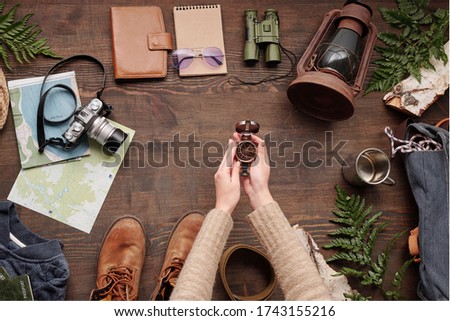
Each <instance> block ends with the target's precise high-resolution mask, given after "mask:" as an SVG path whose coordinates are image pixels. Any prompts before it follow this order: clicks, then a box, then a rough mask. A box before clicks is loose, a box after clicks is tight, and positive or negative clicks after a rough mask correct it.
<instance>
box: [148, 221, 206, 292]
mask: <svg viewBox="0 0 450 321" xmlns="http://www.w3.org/2000/svg"><path fill="white" fill-rule="evenodd" d="M204 220H205V215H204V214H202V213H198V212H190V213H187V214H185V215H184V216H182V217H181V218H180V219H179V220H178V223H177V224H176V225H175V227H174V229H173V230H172V233H171V235H170V237H169V241H168V243H167V249H166V256H165V258H164V263H163V266H162V269H161V273H160V275H159V277H158V280H157V285H156V289H155V290H154V291H153V293H152V295H151V297H150V300H158V301H160V300H162V301H166V300H169V298H170V295H171V294H172V290H173V288H174V286H175V284H176V282H177V280H178V276H179V275H180V272H181V269H182V268H183V265H184V262H185V260H186V258H187V256H188V254H189V252H190V251H191V249H192V245H193V244H194V241H195V238H196V237H197V234H198V232H199V231H200V228H201V226H202V224H203V221H204Z"/></svg>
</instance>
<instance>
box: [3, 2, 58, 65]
mask: <svg viewBox="0 0 450 321" xmlns="http://www.w3.org/2000/svg"><path fill="white" fill-rule="evenodd" d="M19 6H20V4H16V5H15V6H13V7H12V8H11V9H10V10H9V11H8V12H7V13H5V14H3V9H4V8H5V3H2V4H1V6H0V48H1V51H0V56H1V58H2V60H3V62H4V63H5V66H6V67H7V68H8V69H10V70H11V65H10V63H9V56H10V54H12V56H13V57H14V58H15V60H16V61H17V62H19V63H21V64H22V63H25V62H26V63H30V62H31V60H33V59H36V57H37V56H38V55H43V56H47V57H51V58H61V57H60V56H59V55H57V54H56V53H54V52H53V50H52V49H51V48H50V47H49V46H48V45H47V39H45V38H40V39H39V38H38V36H39V34H40V33H41V29H40V28H39V26H37V25H33V24H31V25H28V22H29V20H30V19H31V17H32V16H33V14H31V13H30V14H27V15H25V16H24V17H22V18H21V19H19V20H17V21H16V12H17V8H18V7H19Z"/></svg>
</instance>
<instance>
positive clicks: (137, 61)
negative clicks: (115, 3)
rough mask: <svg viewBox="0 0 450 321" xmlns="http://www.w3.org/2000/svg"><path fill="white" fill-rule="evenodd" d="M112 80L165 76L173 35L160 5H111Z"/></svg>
mask: <svg viewBox="0 0 450 321" xmlns="http://www.w3.org/2000/svg"><path fill="white" fill-rule="evenodd" d="M111 33H112V49H113V64H114V78H115V79H140V78H164V77H165V76H166V75H167V51H168V50H171V49H172V37H171V34H170V33H167V32H166V29H165V25H164V19H163V15H162V11H161V8H159V7H156V6H148V7H147V6H142V7H111Z"/></svg>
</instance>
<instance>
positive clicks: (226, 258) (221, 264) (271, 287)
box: [219, 244, 276, 301]
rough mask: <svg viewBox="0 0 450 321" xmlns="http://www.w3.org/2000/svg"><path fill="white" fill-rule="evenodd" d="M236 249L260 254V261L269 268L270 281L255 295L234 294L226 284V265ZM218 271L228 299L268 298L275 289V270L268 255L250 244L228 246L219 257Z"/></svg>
mask: <svg viewBox="0 0 450 321" xmlns="http://www.w3.org/2000/svg"><path fill="white" fill-rule="evenodd" d="M238 251H240V252H248V253H249V254H252V255H255V254H256V255H258V256H260V257H261V259H262V260H261V261H262V262H264V264H265V267H269V268H270V281H269V283H268V284H267V286H266V288H265V289H264V290H263V291H262V292H260V293H258V294H255V295H250V296H244V295H236V294H234V293H233V292H232V291H231V289H230V286H229V285H228V279H227V266H228V263H229V261H230V260H231V259H232V257H233V254H235V253H236V252H238ZM219 272H220V277H221V279H222V283H223V286H224V288H225V291H226V292H227V294H228V296H229V297H230V299H231V300H233V301H265V300H268V299H269V298H270V296H271V295H272V293H273V291H274V290H275V286H276V278H275V271H274V269H273V267H272V265H271V264H270V261H269V257H268V256H267V255H266V254H265V253H264V252H262V251H260V250H259V249H257V248H255V247H252V246H250V245H245V244H237V245H234V246H231V247H230V248H228V249H227V250H226V251H225V252H224V253H223V255H222V257H221V259H220V262H219ZM242 275H245V271H242Z"/></svg>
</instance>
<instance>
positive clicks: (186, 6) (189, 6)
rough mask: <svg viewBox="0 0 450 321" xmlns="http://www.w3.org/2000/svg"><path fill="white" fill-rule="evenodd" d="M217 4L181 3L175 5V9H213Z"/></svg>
mask: <svg viewBox="0 0 450 321" xmlns="http://www.w3.org/2000/svg"><path fill="white" fill-rule="evenodd" d="M218 7H219V5H218V4H196V5H181V6H175V10H198V9H213V8H218Z"/></svg>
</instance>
